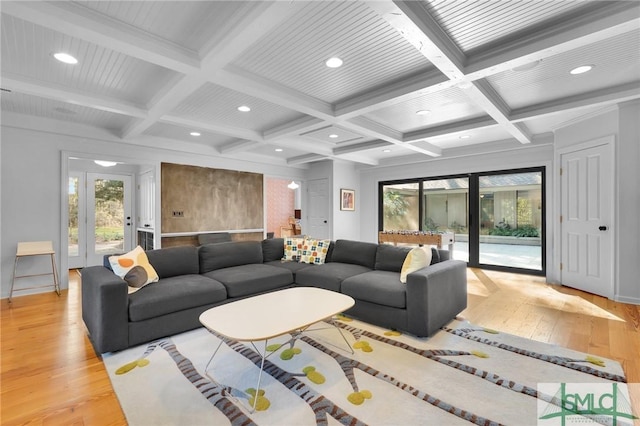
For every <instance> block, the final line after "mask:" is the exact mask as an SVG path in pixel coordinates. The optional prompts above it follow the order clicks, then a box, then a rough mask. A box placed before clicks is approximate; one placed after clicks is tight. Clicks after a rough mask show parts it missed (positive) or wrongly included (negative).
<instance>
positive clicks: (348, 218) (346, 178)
mask: <svg viewBox="0 0 640 426" xmlns="http://www.w3.org/2000/svg"><path fill="white" fill-rule="evenodd" d="M340 189H353V190H354V191H355V194H356V198H355V211H343V210H340V201H339V197H340ZM332 194H333V199H334V202H333V206H334V208H333V238H334V239H336V240H338V239H345V240H360V217H361V216H362V215H363V214H365V212H364V211H362V209H361V204H360V201H359V200H360V194H361V191H360V178H359V174H358V172H357V171H356V168H355V165H354V164H353V163H348V162H342V161H335V162H334V163H333V191H332ZM376 208H377V207H376Z"/></svg>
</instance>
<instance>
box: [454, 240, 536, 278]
mask: <svg viewBox="0 0 640 426" xmlns="http://www.w3.org/2000/svg"><path fill="white" fill-rule="evenodd" d="M453 258H454V259H458V260H464V261H465V262H468V261H469V243H468V242H466V241H456V243H455V244H454V246H453ZM480 263H482V264H485V265H500V266H509V267H512V268H524V269H533V270H538V271H539V270H541V269H542V248H541V247H540V246H525V245H515V244H488V243H480Z"/></svg>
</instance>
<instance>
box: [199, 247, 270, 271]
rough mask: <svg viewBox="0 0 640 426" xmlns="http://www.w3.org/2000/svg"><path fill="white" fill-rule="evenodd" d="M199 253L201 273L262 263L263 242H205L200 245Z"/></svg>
mask: <svg viewBox="0 0 640 426" xmlns="http://www.w3.org/2000/svg"><path fill="white" fill-rule="evenodd" d="M198 253H199V255H200V273H201V274H204V273H206V272H210V271H214V270H216V269H222V268H228V267H230V266H240V265H247V264H250V263H262V243H261V242H260V241H232V242H229V243H217V244H205V245H203V246H200V247H199V249H198Z"/></svg>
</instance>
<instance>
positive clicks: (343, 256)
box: [331, 240, 378, 269]
mask: <svg viewBox="0 0 640 426" xmlns="http://www.w3.org/2000/svg"><path fill="white" fill-rule="evenodd" d="M333 245H334V248H333V252H332V254H331V262H339V263H352V264H354V265H361V266H365V267H367V268H369V269H373V268H374V267H375V264H376V252H377V251H378V244H374V243H364V242H362V241H352V240H338V241H336V242H335V244H333Z"/></svg>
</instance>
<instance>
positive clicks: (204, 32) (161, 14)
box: [75, 0, 250, 52]
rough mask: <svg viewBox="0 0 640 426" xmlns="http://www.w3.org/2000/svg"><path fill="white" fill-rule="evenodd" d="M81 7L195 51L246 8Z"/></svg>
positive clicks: (201, 4) (221, 4)
mask: <svg viewBox="0 0 640 426" xmlns="http://www.w3.org/2000/svg"><path fill="white" fill-rule="evenodd" d="M75 3H77V4H79V5H82V6H83V7H86V8H89V9H92V10H94V11H96V12H99V13H102V14H104V15H106V16H109V17H111V18H113V19H116V20H118V21H121V22H124V23H126V24H129V25H131V26H133V27H136V28H139V29H141V30H143V31H146V32H148V33H151V34H153V35H155V36H157V37H161V38H163V39H165V40H168V41H171V42H173V43H176V44H178V45H180V46H182V47H185V48H187V49H191V50H193V51H196V52H197V51H199V50H200V48H201V47H202V46H203V45H204V44H205V43H206V42H207V41H208V40H209V39H211V38H212V37H213V36H214V34H216V32H218V31H220V29H224V28H225V27H226V26H227V25H228V23H229V22H230V21H232V20H233V17H234V16H236V15H238V14H242V13H243V12H244V10H245V9H246V8H248V7H250V2H242V1H93V0H92V1H77V2H75Z"/></svg>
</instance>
